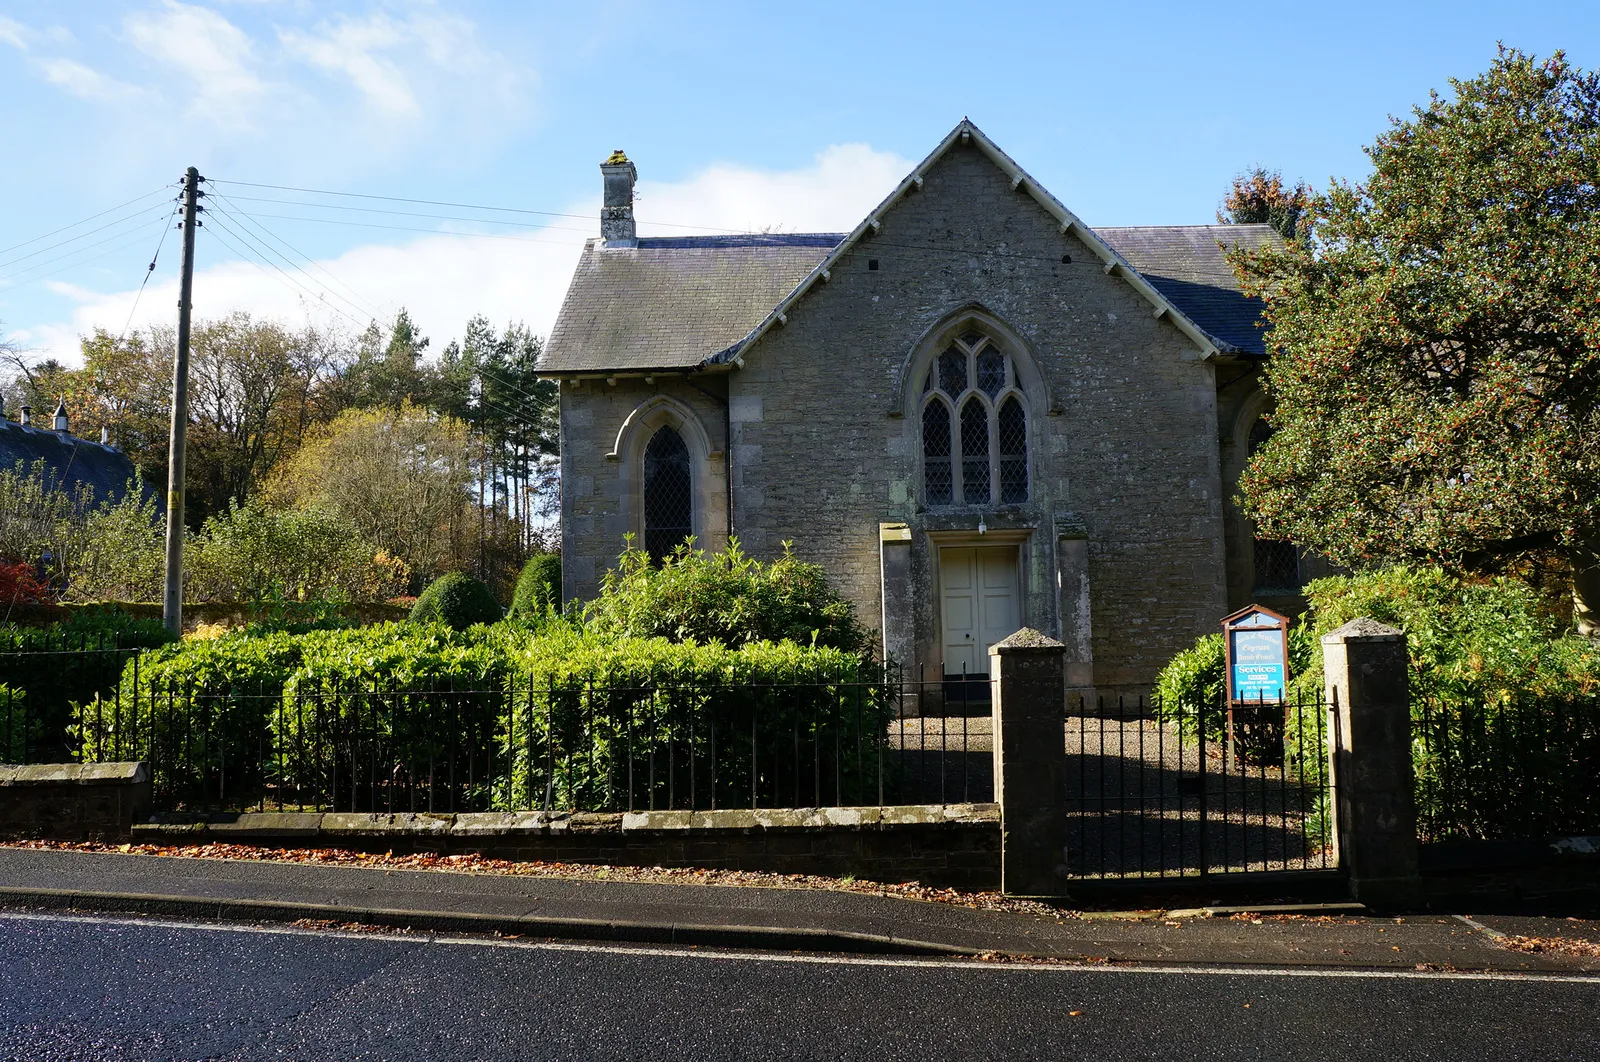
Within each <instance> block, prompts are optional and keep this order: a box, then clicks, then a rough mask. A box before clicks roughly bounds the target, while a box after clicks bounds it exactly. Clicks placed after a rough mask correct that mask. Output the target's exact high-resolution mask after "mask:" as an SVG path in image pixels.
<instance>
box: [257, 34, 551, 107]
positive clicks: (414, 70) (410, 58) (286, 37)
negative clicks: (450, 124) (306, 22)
mask: <svg viewBox="0 0 1600 1062" xmlns="http://www.w3.org/2000/svg"><path fill="white" fill-rule="evenodd" d="M278 40H279V43H280V44H281V45H282V47H283V51H284V54H285V56H286V57H288V58H290V59H297V60H300V61H302V62H305V63H307V64H309V65H311V66H313V67H315V68H316V69H318V70H320V71H322V72H323V73H325V74H330V75H335V76H338V77H341V78H343V79H344V80H347V81H348V82H349V83H350V84H351V85H352V86H353V87H354V88H355V89H356V91H357V92H359V93H360V94H361V98H362V99H363V100H364V101H365V102H366V104H367V105H368V106H369V107H371V108H372V109H373V110H375V111H377V112H378V113H379V114H381V115H384V116H386V117H390V118H396V117H398V118H404V117H409V116H411V115H415V114H420V113H421V112H422V111H423V110H424V105H423V104H424V99H426V101H427V102H430V103H435V104H439V103H445V102H447V101H450V100H454V101H455V102H456V103H464V102H466V97H465V96H464V95H463V94H464V93H466V94H470V97H471V100H472V102H473V104H474V109H483V108H485V107H487V108H488V109H489V110H491V111H496V112H499V111H502V110H504V109H506V108H513V107H515V106H516V104H517V103H518V102H519V96H520V94H521V86H522V83H523V82H524V81H526V80H528V77H527V75H526V73H525V72H524V71H522V70H521V69H519V68H518V67H517V66H516V65H515V64H513V63H512V62H511V61H510V60H508V59H507V58H506V57H505V56H503V55H500V54H499V53H497V52H493V51H491V50H489V49H486V48H484V47H482V46H481V45H480V44H479V43H478V39H477V27H476V26H475V25H474V24H473V23H472V22H470V21H468V20H466V19H463V18H458V17H455V16H447V15H434V14H425V13H413V14H411V15H410V16H408V17H406V18H403V19H397V18H394V17H391V16H390V15H388V14H385V13H379V14H375V15H371V16H369V17H366V18H351V17H349V16H340V17H339V18H338V19H337V20H335V21H333V22H321V23H319V24H318V25H317V26H316V27H315V28H313V29H311V30H308V31H301V30H294V29H279V31H278ZM432 109H434V110H436V111H437V110H440V109H442V108H438V107H435V108H432ZM448 110H450V111H456V110H458V108H456V107H453V106H452V107H449V108H448Z"/></svg>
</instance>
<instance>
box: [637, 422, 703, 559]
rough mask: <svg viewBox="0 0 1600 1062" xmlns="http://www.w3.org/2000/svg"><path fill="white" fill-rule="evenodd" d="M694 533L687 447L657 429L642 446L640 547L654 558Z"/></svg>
mask: <svg viewBox="0 0 1600 1062" xmlns="http://www.w3.org/2000/svg"><path fill="white" fill-rule="evenodd" d="M692 534H694V482H693V479H692V477H691V475H690V472H689V448H688V447H687V446H685V445H684V442H683V436H681V435H679V434H678V433H677V432H676V431H675V430H673V429H672V428H661V429H659V430H658V431H657V432H656V433H655V434H654V435H652V436H651V437H650V442H649V443H648V444H647V445H646V446H645V448H644V548H645V549H646V550H647V551H648V552H649V554H650V556H651V557H653V558H655V559H656V560H658V561H659V560H660V559H661V558H663V557H665V556H667V555H668V554H669V553H671V552H672V551H673V550H674V549H676V548H678V546H679V545H681V544H682V543H683V540H684V539H686V538H688V537H689V536H690V535H692Z"/></svg>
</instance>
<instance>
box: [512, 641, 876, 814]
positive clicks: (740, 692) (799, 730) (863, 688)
mask: <svg viewBox="0 0 1600 1062" xmlns="http://www.w3.org/2000/svg"><path fill="white" fill-rule="evenodd" d="M515 657H516V661H517V666H516V668H515V673H516V674H517V675H518V676H519V681H521V679H520V676H523V675H526V676H527V681H528V682H529V684H530V686H529V689H528V691H527V695H519V696H517V697H515V698H514V699H513V703H514V704H515V709H514V715H513V719H512V727H511V730H512V734H513V736H514V741H513V744H512V754H513V772H512V779H511V791H512V792H511V795H512V797H513V799H522V800H524V801H526V800H528V799H529V798H533V799H537V798H538V795H539V794H541V793H543V794H546V795H547V796H548V798H549V799H550V800H551V802H552V803H553V804H554V805H555V806H558V807H561V806H564V807H570V808H576V809H588V808H594V809H603V808H615V807H626V806H627V805H626V803H625V802H626V801H627V799H628V786H629V785H630V781H629V779H630V778H631V779H632V782H631V784H632V786H633V787H634V788H633V797H634V799H635V801H636V802H639V801H644V800H649V801H650V802H652V803H655V804H656V805H657V806H667V805H668V801H669V800H670V799H671V797H672V795H673V793H674V785H676V786H677V789H676V793H677V796H678V799H680V800H681V799H682V797H683V795H684V794H685V793H686V792H687V789H688V784H689V781H690V774H689V771H690V766H689V764H690V761H691V760H694V761H698V762H699V763H700V770H701V772H702V773H701V775H700V778H699V784H700V785H701V786H702V787H703V786H706V785H708V784H714V785H715V787H716V789H717V791H718V792H719V793H721V794H723V798H724V799H732V800H736V801H740V802H743V801H748V800H749V799H750V798H751V794H752V790H753V789H754V790H755V791H756V793H757V799H758V800H759V801H760V802H762V803H764V804H768V805H771V804H773V803H776V802H782V801H787V800H791V799H794V797H793V794H794V793H796V792H798V793H800V794H802V796H803V795H805V794H808V793H814V791H815V790H814V781H815V779H814V778H813V774H814V773H815V774H817V775H820V776H821V778H822V779H824V781H825V783H835V784H837V785H838V786H839V788H840V789H841V790H843V791H846V792H849V791H852V790H853V791H857V792H859V791H861V790H860V786H861V783H863V782H864V781H865V780H866V779H867V778H869V777H870V776H871V772H872V771H873V770H874V768H875V765H876V764H877V762H878V761H877V759H876V757H877V756H878V755H879V754H880V752H881V750H882V749H883V748H884V745H885V742H886V740H887V732H888V725H889V721H890V719H891V718H892V717H893V715H894V712H895V710H896V707H895V705H896V701H895V697H894V692H893V686H892V685H891V684H890V683H888V682H885V681H882V680H883V678H884V675H883V673H882V672H881V671H880V670H879V669H878V667H877V665H874V664H872V663H870V662H868V661H866V660H864V659H863V658H862V657H861V656H860V655H859V654H857V653H854V652H848V651H845V650H843V649H837V648H830V647H821V646H810V645H798V644H796V643H794V642H792V641H786V642H748V643H746V644H744V645H742V646H740V647H738V648H732V647H728V646H724V645H722V644H720V643H718V642H711V643H709V644H697V643H693V642H683V641H673V640H671V639H668V638H662V637H648V638H636V637H621V638H614V637H610V636H607V635H601V634H599V633H597V632H595V631H594V630H593V629H589V630H582V629H578V628H575V627H571V626H557V627H553V628H550V629H548V630H547V631H546V632H545V633H543V634H541V635H540V636H539V637H537V638H534V639H532V640H530V641H528V642H527V643H525V644H524V645H522V646H520V647H519V648H518V649H517V651H516V654H515ZM758 730H759V738H758V737H757V735H756V732H757V731H758ZM775 735H781V736H782V739H783V740H782V746H783V749H784V753H785V754H784V755H783V756H779V757H777V759H776V760H768V759H767V758H766V757H768V756H769V755H770V753H771V748H772V746H773V745H774V741H773V738H774V736H775ZM752 743H754V744H756V745H757V747H758V750H759V751H758V755H760V756H761V757H763V760H762V762H761V765H760V768H759V770H756V769H753V766H752V759H751V747H752ZM630 749H631V751H632V757H631V762H630V758H629V750H630ZM791 750H792V759H791V756H790V752H791ZM574 752H577V753H578V755H573V754H572V753H574ZM824 763H825V764H826V766H825V767H824V766H823V764H824ZM647 778H648V779H649V780H650V782H649V783H647V781H646V779H647ZM647 786H651V787H652V788H653V795H650V796H647V795H646V793H647ZM829 791H830V789H829V787H828V786H827V785H826V784H825V785H824V788H823V792H824V793H827V792H829Z"/></svg>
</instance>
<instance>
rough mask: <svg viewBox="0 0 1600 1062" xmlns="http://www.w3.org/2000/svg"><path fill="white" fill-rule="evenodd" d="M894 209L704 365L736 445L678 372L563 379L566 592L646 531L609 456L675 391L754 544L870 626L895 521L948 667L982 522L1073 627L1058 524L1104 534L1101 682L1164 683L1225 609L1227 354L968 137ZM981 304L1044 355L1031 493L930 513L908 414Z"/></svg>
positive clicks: (1056, 625) (1035, 593)
mask: <svg viewBox="0 0 1600 1062" xmlns="http://www.w3.org/2000/svg"><path fill="white" fill-rule="evenodd" d="M880 220H881V229H880V231H878V232H877V233H875V234H870V235H868V236H867V237H866V238H865V239H863V240H862V241H861V243H860V244H859V245H857V247H855V248H854V249H853V250H852V251H851V253H849V254H848V255H847V256H845V257H843V258H842V259H841V260H840V261H839V262H838V263H837V264H836V266H835V267H834V268H833V269H832V271H831V275H830V279H829V280H828V281H827V282H826V283H823V284H819V285H818V286H817V287H815V288H814V289H813V290H812V292H811V293H810V294H809V295H808V296H806V297H805V298H804V299H802V300H800V301H799V302H798V303H797V305H796V306H795V307H794V308H793V309H792V310H791V311H790V312H789V313H788V320H787V323H786V324H784V325H782V326H779V327H775V328H774V329H773V330H772V331H770V332H769V333H767V334H766V335H765V336H764V337H763V338H762V339H761V340H760V341H758V342H757V343H756V344H754V345H753V346H752V347H751V348H750V349H749V350H747V351H746V352H745V354H744V361H745V363H744V367H743V368H741V369H738V370H736V371H733V372H732V373H730V374H728V375H726V376H723V377H716V376H707V375H704V374H702V376H701V377H700V378H699V379H700V380H701V381H702V384H703V386H724V381H726V382H725V386H726V387H727V394H728V407H727V410H726V413H727V416H728V417H729V419H730V421H731V435H732V438H731V440H726V441H724V440H722V439H721V438H720V435H721V432H722V430H723V429H722V425H723V416H724V410H723V408H722V406H721V404H720V403H718V402H715V401H713V400H712V399H709V398H707V397H706V396H705V395H702V394H698V393H697V392H695V391H694V390H693V389H692V388H690V387H688V386H686V385H685V384H683V383H682V382H680V381H674V380H669V379H666V378H662V379H658V380H657V381H656V383H655V384H654V385H652V386H646V385H645V384H643V383H642V382H641V381H639V380H619V381H618V382H617V384H616V385H615V386H608V385H605V384H604V383H603V381H586V382H585V383H584V384H583V386H582V388H581V389H579V390H572V389H571V388H570V387H566V386H564V388H563V392H562V435H563V437H562V454H563V457H562V462H563V465H562V471H563V492H564V497H563V504H564V508H565V512H566V522H565V526H564V529H563V536H564V538H563V541H564V548H565V550H566V563H565V571H566V580H567V586H566V591H567V593H568V595H569V596H587V595H588V594H590V593H592V592H593V588H594V587H595V586H596V585H597V578H598V574H599V573H600V572H602V571H603V570H604V568H605V567H606V565H607V564H609V563H610V562H611V560H612V559H613V558H614V557H615V554H616V552H617V551H618V550H619V549H620V547H621V537H622V533H623V531H625V530H626V527H627V520H626V517H625V516H624V515H622V510H623V509H624V508H625V503H626V499H625V498H624V497H623V496H622V492H623V491H624V479H623V477H621V476H619V475H618V473H617V469H616V467H615V462H608V461H607V460H606V459H605V457H604V455H605V453H606V452H607V451H609V450H610V448H611V445H612V441H613V440H614V439H615V436H616V432H617V429H618V427H619V426H620V425H621V423H622V421H623V419H624V418H625V417H626V416H627V415H628V412H629V411H630V410H631V409H632V408H634V407H635V406H636V405H637V404H638V403H639V402H640V401H642V400H643V399H644V398H646V397H648V396H649V395H650V394H651V393H653V392H654V391H656V390H664V389H670V390H671V391H672V393H673V394H675V395H678V396H680V397H682V398H683V400H684V401H685V402H687V403H689V404H690V405H691V406H692V407H693V408H694V409H695V410H696V411H697V413H698V415H699V416H700V417H701V419H702V422H703V423H704V425H705V427H706V429H707V431H708V432H709V433H710V434H711V435H712V436H713V437H716V438H717V440H718V441H717V442H716V443H715V445H716V446H717V447H718V448H722V449H723V450H724V451H725V452H727V453H728V454H729V455H730V456H731V462H730V464H729V465H728V467H727V473H728V475H729V476H731V480H732V484H731V488H732V495H733V527H734V532H735V533H736V534H737V535H738V536H739V538H740V539H741V541H742V542H743V544H744V545H745V547H746V548H747V549H748V550H749V551H750V552H751V553H752V554H754V555H756V556H760V557H771V556H774V555H776V554H778V553H779V552H780V551H781V549H782V548H783V545H782V544H783V543H784V542H785V541H789V542H792V543H793V546H794V549H795V552H796V553H797V554H798V555H799V556H800V557H802V558H803V559H806V560H812V561H816V562H818V563H820V564H822V565H823V566H824V567H825V568H826V569H827V570H828V571H829V573H830V575H831V576H832V578H833V579H834V580H835V581H836V582H837V584H838V585H840V586H841V587H842V589H843V590H844V592H845V593H846V594H848V596H849V597H850V599H851V600H852V601H854V602H855V604H856V607H857V608H858V609H859V612H860V615H861V618H862V619H863V620H864V621H866V622H867V623H869V624H870V625H872V626H877V625H878V623H879V620H880V617H881V614H882V613H881V608H882V602H881V596H880V594H881V589H880V579H879V563H880V561H879V556H880V554H879V549H880V543H879V525H880V524H881V523H884V522H904V523H906V524H908V525H910V528H911V532H912V538H911V557H910V565H909V569H910V582H911V584H912V587H911V593H910V599H909V601H908V602H903V603H900V604H897V605H896V607H903V608H907V609H909V610H910V612H911V614H912V619H913V626H914V628H915V645H916V655H917V656H919V657H920V658H921V660H922V661H923V662H926V663H927V664H929V665H930V666H936V665H937V663H938V659H939V657H938V652H939V649H938V642H939V636H938V630H937V623H938V611H937V578H938V576H937V571H936V568H937V543H936V541H935V540H934V539H931V538H930V537H929V533H930V532H934V533H936V534H946V535H961V534H964V533H965V534H969V535H970V534H975V532H976V528H977V525H978V521H979V519H980V518H982V519H983V520H984V523H985V526H986V528H988V529H998V530H1000V531H1005V530H1007V529H1010V530H1011V531H1012V534H1013V540H1016V539H1018V538H1020V539H1021V541H1022V545H1021V547H1020V549H1021V556H1022V559H1023V578H1022V602H1021V612H1020V615H1021V620H1022V622H1023V623H1024V624H1026V625H1029V626H1034V627H1038V628H1039V629H1042V630H1045V631H1047V632H1049V633H1052V634H1060V633H1061V629H1062V623H1061V618H1060V612H1061V611H1063V610H1064V609H1065V607H1066V606H1065V605H1064V604H1058V601H1064V600H1065V599H1064V598H1061V597H1060V594H1061V593H1062V591H1060V590H1058V580H1059V578H1060V574H1061V573H1059V572H1058V570H1057V564H1058V560H1057V558H1058V555H1081V551H1080V552H1079V553H1076V554H1074V553H1072V551H1065V550H1058V548H1057V544H1058V538H1061V537H1066V534H1067V533H1070V534H1071V535H1081V534H1082V533H1083V532H1084V531H1086V532H1087V536H1088V539H1087V541H1088V548H1087V551H1086V552H1087V565H1088V575H1089V583H1090V594H1091V606H1090V609H1089V612H1090V622H1091V627H1092V640H1091V643H1090V644H1091V647H1092V654H1093V682H1094V685H1095V686H1096V687H1098V688H1099V689H1101V690H1102V691H1108V692H1111V691H1116V690H1119V689H1128V690H1132V689H1138V688H1143V687H1147V686H1148V685H1149V683H1150V682H1151V681H1152V680H1153V678H1154V676H1155V673H1156V671H1157V670H1158V669H1159V668H1160V667H1161V665H1162V664H1164V663H1165V662H1166V661H1167V660H1168V659H1169V658H1170V657H1171V656H1172V654H1173V653H1175V652H1177V651H1178V650H1180V649H1182V648H1185V647H1187V646H1188V645H1189V644H1190V643H1191V642H1192V641H1193V639H1194V638H1195V637H1196V636H1197V635H1199V634H1202V633H1206V632H1208V631H1211V630H1214V629H1215V628H1216V624H1217V621H1218V619H1219V618H1220V617H1221V616H1222V615H1223V614H1224V613H1225V612H1226V604H1227V596H1226V582H1225V556H1224V544H1223V543H1224V538H1223V497H1222V488H1221V470H1220V467H1219V453H1218V445H1217V440H1218V424H1217V409H1216V390H1215V386H1216V385H1215V377H1214V373H1213V369H1212V366H1211V365H1210V364H1208V363H1206V362H1204V361H1202V360H1200V359H1199V356H1198V352H1197V351H1196V349H1195V347H1194V345H1193V344H1192V343H1191V342H1190V341H1189V340H1188V339H1187V338H1186V337H1185V336H1184V335H1183V334H1182V333H1181V332H1180V331H1179V330H1178V329H1177V328H1176V327H1175V326H1173V325H1172V324H1171V323H1170V322H1167V321H1163V320H1158V319H1157V318H1156V317H1155V316H1154V313H1153V308H1152V306H1151V305H1150V303H1148V302H1147V301H1146V300H1145V299H1144V298H1143V297H1142V296H1140V295H1139V294H1138V293H1137V292H1136V291H1135V290H1134V289H1133V288H1132V287H1131V286H1130V285H1128V284H1127V283H1126V282H1125V281H1123V280H1122V279H1120V278H1118V277H1114V276H1109V275H1107V274H1106V273H1105V272H1104V271H1103V270H1102V268H1101V263H1100V261H1099V259H1098V258H1096V256H1095V255H1094V254H1093V252H1091V251H1090V250H1089V249H1088V247H1086V246H1085V245H1083V244H1082V243H1080V242H1079V241H1078V240H1076V239H1075V238H1073V237H1071V236H1064V235H1062V234H1061V233H1060V229H1059V225H1058V223H1057V222H1056V221H1055V219H1054V218H1053V217H1051V216H1050V214H1049V213H1048V212H1047V211H1045V210H1044V209H1043V207H1041V206H1040V205H1039V204H1038V203H1037V202H1036V201H1035V200H1034V199H1033V198H1032V197H1031V196H1029V195H1028V194H1027V193H1026V192H1025V191H1018V190H1016V189H1014V188H1013V187H1012V185H1011V182H1010V180H1009V179H1008V178H1007V177H1006V176H1005V175H1004V174H1003V173H1002V172H1001V171H1000V170H999V169H998V168H996V167H995V166H994V165H993V164H991V163H990V162H989V161H988V160H987V159H986V158H985V157H984V156H982V155H981V154H980V153H979V152H978V151H977V150H975V149H972V148H967V147H962V146H957V147H955V148H953V149H952V150H951V151H950V152H949V153H947V154H946V156H945V157H944V158H943V159H941V160H940V161H939V162H938V163H936V164H935V165H934V166H933V167H932V168H931V169H930V171H929V172H928V173H927V174H926V175H925V180H924V184H923V187H922V188H921V190H919V191H916V192H913V193H911V194H910V195H908V196H907V197H906V198H904V199H903V200H901V201H900V202H899V203H897V204H896V205H895V206H893V207H892V208H891V209H889V210H887V211H886V212H885V213H884V214H883V216H882V217H881V219H880ZM1063 255H1066V256H1070V258H1071V262H1070V264H1069V263H1064V262H1063V261H1062V257H1063ZM873 261H876V263H877V267H876V268H871V265H870V264H871V263H872V262H873ZM973 304H976V305H980V306H981V307H982V308H983V309H984V310H986V311H987V312H988V313H989V314H992V315H993V316H994V317H995V318H997V319H998V320H1000V321H1002V322H1004V323H1005V324H1006V325H1007V326H1008V327H1009V328H1010V329H1012V330H1013V331H1014V332H1015V333H1016V334H1017V335H1018V336H1019V337H1020V339H1021V340H1022V342H1023V343H1024V344H1025V345H1026V346H1027V347H1028V348H1029V349H1028V350H1027V351H1019V352H1016V353H1017V354H1018V355H1019V356H1022V357H1028V356H1031V357H1032V358H1034V359H1035V361H1036V363H1037V365H1038V368H1039V370H1040V373H1041V374H1042V377H1043V379H1044V383H1045V387H1046V388H1047V390H1048V392H1049V402H1048V405H1049V406H1050V407H1051V411H1050V412H1047V411H1046V410H1045V409H1041V408H1038V407H1039V406H1040V405H1042V404H1044V403H1043V402H1042V398H1041V396H1039V395H1037V394H1034V395H1030V401H1031V402H1033V403H1034V406H1035V408H1034V410H1033V414H1032V416H1031V419H1030V427H1031V429H1032V431H1031V433H1030V450H1031V455H1030V456H1031V499H1030V502H1029V503H1028V504H1026V505H1016V506H1001V507H995V508H970V509H968V508H961V507H955V508H949V509H945V510H942V511H935V512H931V513H930V512H928V511H926V510H925V509H924V508H923V507H922V505H921V504H920V500H919V494H920V471H919V461H920V457H919V455H920V441H919V436H920V424H919V423H918V418H916V417H915V416H912V417H904V416H901V415H899V410H898V409H897V408H896V394H897V384H898V379H899V376H900V375H901V373H902V372H903V371H904V369H905V363H906V360H907V359H908V358H909V357H910V356H911V355H912V353H913V351H914V350H916V349H917V347H918V343H919V340H920V339H921V338H922V337H924V336H925V335H926V334H927V333H928V332H929V330H930V329H933V328H935V327H936V326H937V325H938V324H939V323H940V322H941V321H945V320H947V319H948V318H949V317H950V315H951V314H952V313H954V312H957V311H959V310H960V309H961V308H962V307H964V306H969V305H973ZM707 381H709V382H707ZM908 386H911V387H914V388H918V389H920V380H918V381H915V382H911V383H909V384H908ZM913 408H914V407H913ZM730 444H731V445H730ZM992 540H993V539H991V541H992ZM1073 578H1074V579H1075V578H1076V577H1075V576H1074V577H1073Z"/></svg>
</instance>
